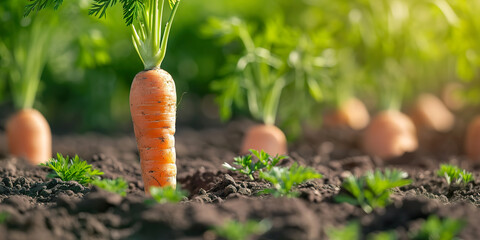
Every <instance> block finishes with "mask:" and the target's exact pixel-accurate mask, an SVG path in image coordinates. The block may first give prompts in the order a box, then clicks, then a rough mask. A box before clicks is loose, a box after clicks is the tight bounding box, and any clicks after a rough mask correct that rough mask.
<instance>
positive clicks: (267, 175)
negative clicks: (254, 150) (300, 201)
mask: <svg viewBox="0 0 480 240" xmlns="http://www.w3.org/2000/svg"><path fill="white" fill-rule="evenodd" d="M321 177H322V175H321V174H320V173H317V172H316V171H315V170H314V169H313V168H310V167H303V166H299V165H298V164H297V163H294V164H293V165H292V166H291V167H289V168H284V167H282V168H281V167H272V168H271V169H270V170H269V171H268V172H260V178H261V179H264V180H267V181H269V182H270V183H272V185H273V189H265V190H263V191H261V192H260V193H261V194H272V195H273V196H275V197H280V196H287V197H295V196H297V195H298V193H296V192H292V187H294V186H297V185H299V184H302V183H304V182H306V181H308V180H311V179H316V178H321Z"/></svg>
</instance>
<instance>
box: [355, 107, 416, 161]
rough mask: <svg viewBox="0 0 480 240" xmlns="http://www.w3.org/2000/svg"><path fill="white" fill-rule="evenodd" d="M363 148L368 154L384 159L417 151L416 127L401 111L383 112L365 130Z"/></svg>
mask: <svg viewBox="0 0 480 240" xmlns="http://www.w3.org/2000/svg"><path fill="white" fill-rule="evenodd" d="M363 147H364V149H365V152H367V153H368V154H370V155H375V156H378V157H380V158H382V159H388V158H393V157H398V156H401V155H402V154H404V153H405V152H411V151H415V150H416V149H417V148H418V140H417V137H416V129H415V125H414V124H413V122H412V120H410V118H409V117H408V116H407V115H405V114H403V113H401V112H399V111H396V110H387V111H382V112H380V113H378V114H377V115H376V116H375V117H374V118H373V119H372V121H371V122H370V124H369V125H368V127H367V128H366V129H365V132H364V133H363Z"/></svg>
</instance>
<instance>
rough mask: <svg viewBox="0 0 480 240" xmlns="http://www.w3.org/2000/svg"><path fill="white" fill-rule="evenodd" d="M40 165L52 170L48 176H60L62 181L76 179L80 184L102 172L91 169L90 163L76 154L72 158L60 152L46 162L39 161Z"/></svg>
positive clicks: (91, 179)
mask: <svg viewBox="0 0 480 240" xmlns="http://www.w3.org/2000/svg"><path fill="white" fill-rule="evenodd" d="M40 165H41V166H45V167H49V168H50V169H51V170H53V172H52V173H50V174H48V175H47V177H48V178H56V177H58V178H60V179H62V180H63V181H77V182H78V183H80V184H82V185H87V184H89V183H91V182H92V181H93V180H95V178H96V177H97V176H99V175H103V172H101V171H99V170H97V169H93V168H92V165H90V164H88V163H87V162H86V161H84V160H81V159H80V158H79V157H78V155H75V157H74V158H71V159H70V158H69V156H67V157H66V158H64V157H63V155H62V154H61V153H57V158H56V159H55V158H52V159H50V160H49V161H48V162H46V163H41V164H40Z"/></svg>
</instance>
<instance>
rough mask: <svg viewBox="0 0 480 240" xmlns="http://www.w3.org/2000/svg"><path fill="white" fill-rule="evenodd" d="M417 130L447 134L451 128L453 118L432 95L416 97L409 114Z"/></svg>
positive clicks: (425, 94)
mask: <svg viewBox="0 0 480 240" xmlns="http://www.w3.org/2000/svg"><path fill="white" fill-rule="evenodd" d="M409 115H410V117H411V118H412V120H413V122H414V123H415V126H416V127H417V130H423V129H426V130H434V131H437V132H448V131H450V130H451V129H452V128H453V124H454V123H455V116H454V115H453V114H452V113H451V112H450V111H449V110H448V108H447V107H446V106H445V104H443V102H442V101H441V100H440V99H439V98H438V97H436V96H435V95H433V94H428V93H424V94H421V95H420V96H418V98H417V100H416V101H415V103H414V105H413V107H412V109H411V110H410V113H409Z"/></svg>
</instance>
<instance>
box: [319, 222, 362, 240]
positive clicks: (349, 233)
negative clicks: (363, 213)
mask: <svg viewBox="0 0 480 240" xmlns="http://www.w3.org/2000/svg"><path fill="white" fill-rule="evenodd" d="M326 233H327V236H328V239H329V240H358V239H360V225H359V224H358V222H350V223H348V224H347V225H346V226H344V227H338V228H334V227H330V228H327V230H326Z"/></svg>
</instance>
